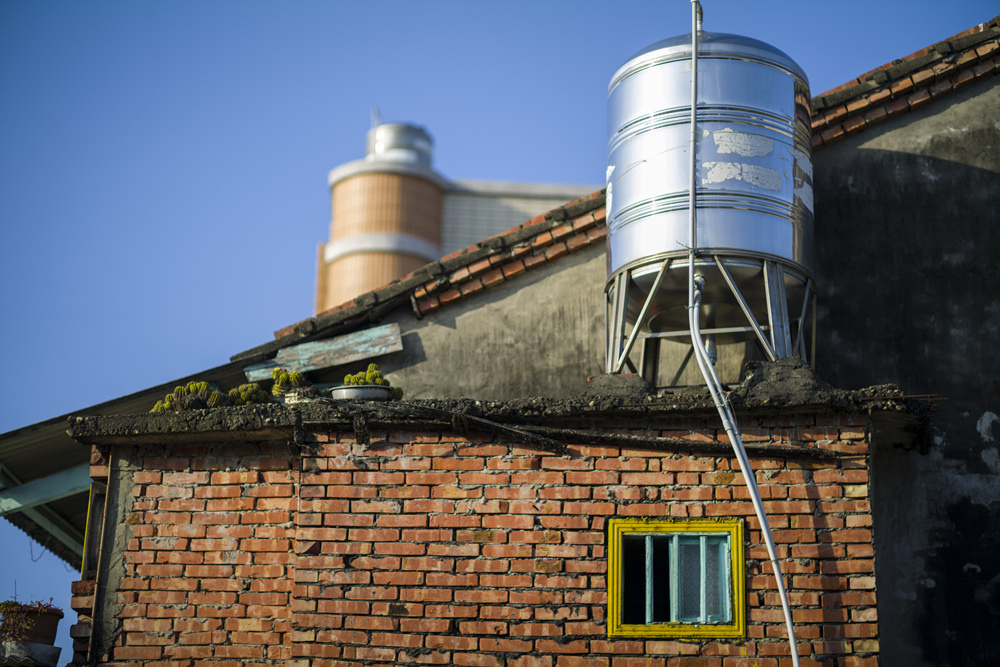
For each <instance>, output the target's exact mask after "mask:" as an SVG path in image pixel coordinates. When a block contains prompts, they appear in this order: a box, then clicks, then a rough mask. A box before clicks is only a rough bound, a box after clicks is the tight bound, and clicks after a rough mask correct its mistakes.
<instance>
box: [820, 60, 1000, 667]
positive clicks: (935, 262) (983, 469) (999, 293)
mask: <svg viewBox="0 0 1000 667" xmlns="http://www.w3.org/2000/svg"><path fill="white" fill-rule="evenodd" d="M814 165H815V195H816V260H817V282H818V286H819V311H818V312H819V323H818V330H819V339H818V340H819V343H818V352H817V370H818V372H819V374H820V375H821V376H822V377H823V378H824V379H826V380H828V381H829V382H831V383H833V384H834V385H837V386H841V387H848V388H849V387H858V386H863V385H867V384H877V383H883V382H895V383H898V384H899V385H900V386H901V387H902V388H903V389H904V390H905V391H907V392H910V393H916V394H923V393H933V394H937V395H939V396H940V397H941V398H942V399H947V400H942V401H940V402H935V403H934V412H933V413H932V418H931V422H932V427H933V434H932V437H931V441H930V442H929V443H928V447H927V450H926V451H925V452H924V453H921V452H919V451H903V450H899V449H890V450H888V451H881V452H878V454H877V459H876V463H875V474H874V480H875V482H874V485H875V488H874V493H875V503H876V506H875V512H874V515H875V521H876V525H875V528H876V548H877V568H878V582H879V583H878V585H879V616H880V633H881V641H882V662H883V664H887V665H971V664H1000V633H998V632H997V628H1000V450H998V444H1000V424H998V423H997V422H998V417H997V415H998V414H1000V380H998V378H1000V355H998V354H997V352H996V345H997V342H998V341H1000V268H998V265H997V254H998V252H1000V214H998V212H997V211H998V210H1000V82H998V81H997V80H996V79H992V80H988V81H986V82H983V83H979V84H975V85H973V86H969V87H968V88H965V89H963V90H961V91H958V92H956V93H953V94H952V95H951V96H949V97H947V98H945V99H944V100H941V101H939V102H933V103H930V104H928V105H927V106H926V107H924V108H923V109H922V110H919V111H917V112H914V113H910V114H907V115H905V116H903V117H901V118H900V119H898V120H894V121H890V122H886V123H885V124H883V125H879V126H876V128H874V129H870V130H867V131H864V132H862V133H860V134H858V135H856V136H855V137H852V138H850V139H847V140H844V141H841V142H840V143H837V144H834V145H833V146H831V147H829V148H825V149H823V150H821V151H818V152H817V153H816V155H815V156H814Z"/></svg>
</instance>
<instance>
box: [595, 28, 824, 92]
mask: <svg viewBox="0 0 1000 667" xmlns="http://www.w3.org/2000/svg"><path fill="white" fill-rule="evenodd" d="M690 53H691V33H688V34H686V35H677V36H676V37H670V38H668V39H664V40H662V41H659V42H656V43H655V44H650V45H649V46H647V47H646V48H644V49H641V50H640V51H638V52H636V53H635V54H633V55H632V57H631V58H629V59H628V61H626V63H625V64H624V65H622V66H621V67H620V68H619V69H618V71H617V72H615V75H614V76H613V77H611V83H610V85H609V86H608V89H609V90H610V89H611V88H614V87H615V86H616V85H617V84H618V82H619V81H620V80H621V79H622V78H623V77H625V76H626V75H627V74H628V73H630V72H631V71H632V70H634V69H635V68H636V66H637V65H639V64H640V63H648V62H650V61H654V60H659V59H661V58H662V59H670V58H675V57H678V56H685V55H686V56H688V57H690ZM698 55H699V56H713V55H715V56H751V57H758V58H760V59H762V60H766V61H769V62H773V63H775V64H777V65H780V66H782V67H785V68H786V69H788V70H789V71H790V72H792V73H793V74H795V75H796V76H798V77H801V78H802V80H803V81H804V82H806V83H807V84H808V82H809V78H808V77H807V76H806V73H805V71H804V70H803V69H802V68H801V67H799V66H798V64H797V63H796V62H795V61H794V60H792V59H791V58H790V57H789V56H788V54H786V53H785V52H784V51H781V50H780V49H776V48H775V47H773V46H771V45H770V44H767V43H765V42H762V41H760V40H759V39H753V38H752V37H745V36H743V35H734V34H731V33H725V32H702V33H701V39H700V41H699V44H698ZM637 61H638V62H637Z"/></svg>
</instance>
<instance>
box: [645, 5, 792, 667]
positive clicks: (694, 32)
mask: <svg viewBox="0 0 1000 667" xmlns="http://www.w3.org/2000/svg"><path fill="white" fill-rule="evenodd" d="M701 15H702V12H701V3H700V2H699V1H698V0H691V141H690V151H691V180H690V183H689V187H690V191H689V195H688V207H689V222H690V236H689V239H688V240H689V246H688V326H689V329H690V334H691V347H692V348H693V350H694V357H695V360H696V361H697V362H698V367H699V369H700V370H701V374H702V376H703V377H704V378H705V384H706V385H707V386H708V390H709V392H710V393H711V394H712V400H713V402H714V403H715V407H716V410H717V411H718V413H719V417H720V418H721V420H722V425H723V427H724V428H725V429H726V433H727V435H728V436H729V441H730V443H732V446H733V453H734V454H735V455H736V460H737V461H738V463H739V466H740V473H741V474H742V476H743V481H744V483H745V484H746V486H747V491H749V493H750V498H751V500H752V501H753V507H754V512H755V514H756V515H757V521H758V522H759V523H760V528H761V534H762V535H763V537H764V542H765V543H766V545H767V553H768V556H769V557H770V560H771V566H772V567H773V568H774V578H775V583H776V584H777V586H778V596H779V597H780V598H781V607H782V611H783V613H784V617H785V627H786V628H787V631H788V644H789V648H790V652H791V657H792V665H793V666H794V667H799V653H798V649H797V647H796V641H795V629H794V626H793V625H792V611H791V608H790V606H789V604H788V594H787V592H786V591H785V582H784V576H783V575H782V572H781V564H780V562H779V561H778V553H777V549H776V548H775V546H774V538H773V537H772V535H771V527H770V525H769V522H768V520H767V514H766V513H765V511H764V503H763V501H762V500H761V497H760V491H759V490H758V489H757V480H756V477H755V475H754V471H753V468H751V467H750V460H749V458H748V457H747V453H746V449H745V448H744V447H743V440H742V438H741V437H740V432H739V427H738V426H737V424H736V416H735V415H734V414H733V410H732V407H731V406H730V405H729V404H728V402H727V401H726V399H725V398H724V396H723V395H722V383H721V382H720V381H719V378H718V376H717V375H716V373H715V369H714V368H713V365H714V364H713V363H712V362H711V361H710V360H709V358H708V352H707V351H706V350H705V345H704V343H703V341H702V339H701V325H700V323H699V318H700V310H701V292H702V290H703V289H704V286H705V277H704V276H702V275H701V274H699V275H697V276H695V272H694V260H695V255H696V250H697V246H698V238H697V220H698V217H697V201H696V198H695V197H696V194H697V193H696V190H697V181H696V175H697V158H696V153H695V148H696V142H697V136H698V135H697V125H698V121H697V116H698V37H699V33H700V32H701ZM636 326H637V327H638V322H637V323H636Z"/></svg>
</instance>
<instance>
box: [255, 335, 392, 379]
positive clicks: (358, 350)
mask: <svg viewBox="0 0 1000 667" xmlns="http://www.w3.org/2000/svg"><path fill="white" fill-rule="evenodd" d="M402 349H403V339H402V338H401V336H400V333H399V325H398V324H396V323H395V322H392V323H390V324H383V325H382V326H378V327H372V328H371V329H365V330H364V331H356V332H354V333H350V334H346V335H344V336H337V337H336V338H329V339H327V340H317V341H312V342H309V343H302V344H300V345H293V346H291V347H286V348H282V349H281V350H279V351H278V354H277V356H275V358H274V359H270V360H268V361H263V362H261V363H258V364H250V365H249V366H247V367H246V368H244V369H243V372H244V373H246V376H247V380H249V381H250V382H258V381H260V380H268V379H270V378H271V370H272V369H274V368H278V367H280V368H284V369H286V370H289V371H299V372H302V373H305V372H307V371H317V370H321V369H324V368H332V367H334V366H343V365H345V364H350V363H353V362H355V361H361V360H363V359H370V358H371V357H379V356H382V355H384V354H389V353H390V352H400V351H402Z"/></svg>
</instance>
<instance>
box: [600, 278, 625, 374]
mask: <svg viewBox="0 0 1000 667" xmlns="http://www.w3.org/2000/svg"><path fill="white" fill-rule="evenodd" d="M628 282H629V276H628V272H627V271H624V272H622V273H619V274H617V275H616V276H615V282H614V285H613V286H612V288H611V294H610V298H609V299H608V310H609V312H608V315H607V318H608V319H607V327H606V329H607V335H608V340H607V343H608V349H607V354H606V356H605V357H604V372H606V373H608V374H611V373H616V372H617V371H616V370H615V362H616V361H617V360H618V356H619V355H620V354H621V349H622V339H623V338H624V337H625V332H624V327H625V304H626V301H625V297H626V290H627V289H628Z"/></svg>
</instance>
